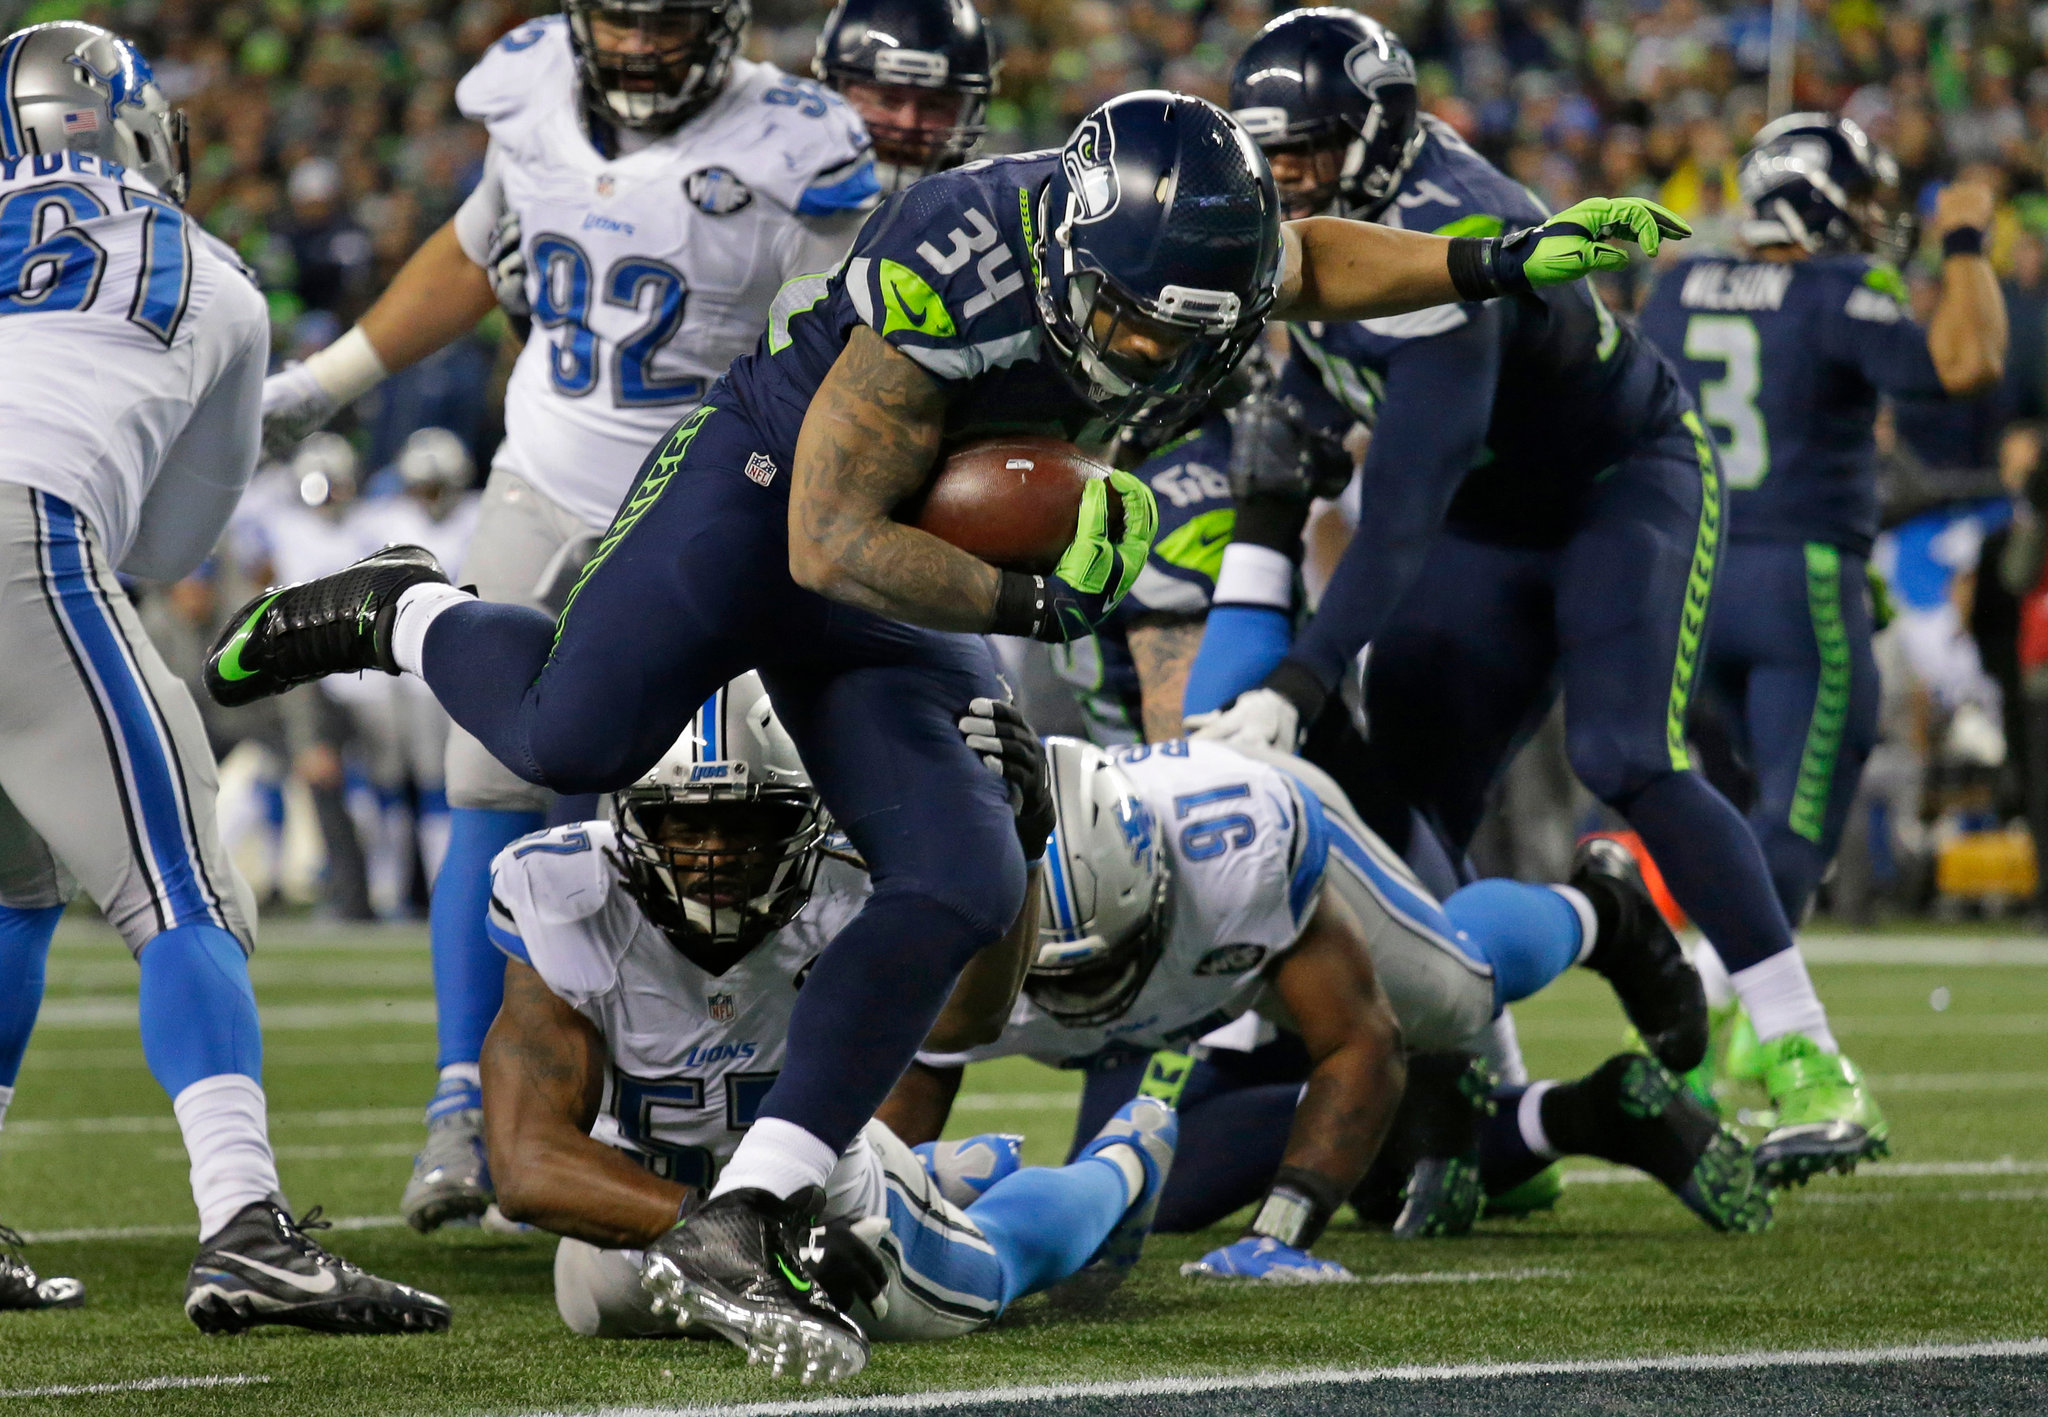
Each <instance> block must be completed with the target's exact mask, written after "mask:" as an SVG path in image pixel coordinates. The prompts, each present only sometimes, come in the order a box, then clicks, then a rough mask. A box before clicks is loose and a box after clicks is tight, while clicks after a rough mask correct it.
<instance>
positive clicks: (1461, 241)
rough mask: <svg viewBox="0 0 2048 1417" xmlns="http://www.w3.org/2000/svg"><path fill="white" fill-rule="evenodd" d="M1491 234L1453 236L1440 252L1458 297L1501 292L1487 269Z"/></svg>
mask: <svg viewBox="0 0 2048 1417" xmlns="http://www.w3.org/2000/svg"><path fill="white" fill-rule="evenodd" d="M1498 240H1499V238H1498V237H1494V236H1453V237H1452V238H1451V249H1450V250H1449V252H1447V253H1446V254H1445V256H1444V264H1445V265H1447V266H1448V267H1450V274H1451V284H1452V285H1453V286H1455V287H1456V288H1457V291H1458V298H1459V299H1460V300H1491V299H1493V297H1494V296H1496V295H1499V294H1500V293H1501V291H1500V286H1499V285H1498V284H1497V283H1495V281H1494V279H1493V277H1492V276H1491V275H1489V274H1488V273H1487V265H1488V261H1487V257H1488V256H1489V255H1490V254H1492V253H1491V252H1490V251H1488V249H1487V244H1488V243H1489V242H1497V241H1498Z"/></svg>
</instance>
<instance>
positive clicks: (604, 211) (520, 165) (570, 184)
mask: <svg viewBox="0 0 2048 1417" xmlns="http://www.w3.org/2000/svg"><path fill="white" fill-rule="evenodd" d="M577 93H578V90H577V82H576V73H575V60H574V56H573V54H572V52H571V48H570V44H569V32H568V26H567V23H566V22H565V21H564V20H563V18H562V17H561V16H549V17H547V18H545V19H539V20H534V21H533V22H531V23H529V24H526V25H523V26H521V27H520V28H519V29H516V30H514V31H513V32H512V33H511V34H509V35H507V36H506V37H505V38H504V39H502V40H500V41H499V42H498V43H497V45H496V46H494V47H493V48H492V49H491V51H490V52H489V53H488V54H486V55H485V56H484V58H483V60H482V62H480V63H479V64H478V65H477V66H476V68H475V69H473V70H471V71H470V73H469V74H468V75H467V76H466V77H465V78H464V79H463V80H462V83H461V84H460V86H459V87H458V88H457V90H456V101H457V103H458V104H459V105H460V107H461V109H462V111H463V113H464V114H466V115H467V116H469V117H471V118H474V119H476V120H478V121H480V122H482V123H484V124H485V125H486V126H487V127H488V128H489V130H490V135H491V146H490V152H489V156H488V159H487V163H486V171H485V176H484V180H483V182H482V183H481V184H480V185H479V187H478V188H477V190H476V192H475V193H474V194H472V195H471V197H470V199H469V200H468V201H467V202H465V203H464V205H463V209H462V211H461V212H460V213H458V214H457V218H456V233H457V235H458V237H459V238H460V239H461V241H462V245H463V249H464V251H465V252H466V253H467V254H468V255H469V256H470V258H471V259H472V260H474V261H476V262H477V263H478V264H479V265H482V264H483V263H484V259H485V256H486V253H487V251H488V249H489V245H490V237H491V232H492V229H493V227H494V225H495V224H496V222H497V220H498V217H499V215H500V214H501V213H502V212H504V211H507V210H510V211H511V212H514V213H516V214H517V216H518V218H519V223H520V233H521V237H520V240H521V246H522V249H523V251H524V253H525V256H526V263H527V271H528V273H527V294H528V298H529V300H530V302H531V305H532V308H533V321H534V337H533V338H532V339H530V340H528V341H527V343H526V347H525V349H524V350H523V351H522V353H521V354H520V357H519V361H518V363H517V364H516V365H515V366H514V368H513V372H512V380H511V383H510V385H509V386H508V387H507V390H506V399H505V421H506V437H505V443H504V446H503V448H502V449H501V450H500V452H499V453H498V463H499V465H501V466H504V467H507V468H509V469H510V470H511V471H513V472H515V473H517V474H518V475H519V476H521V477H522V478H525V479H526V480H527V481H528V482H530V483H532V484H533V485H534V486H536V487H538V488H540V489H541V490H542V491H543V492H545V493H546V494H547V495H548V496H550V497H551V498H553V499H554V500H555V501H556V502H557V503H559V504H560V505H561V506H563V507H564V508H567V509H568V510H570V511H572V512H575V513H576V514H577V515H579V516H581V517H582V518H583V519H584V520H585V521H587V522H588V523H589V524H590V525H591V526H592V527H602V526H604V525H605V524H606V523H607V522H608V521H609V520H610V519H611V515H612V513H613V512H614V511H615V510H617V508H618V504H619V501H620V499H621V498H622V497H623V496H624V494H625V490H626V486H627V484H628V482H629V481H630V479H631V477H632V473H633V470H634V469H635V468H637V467H638V466H639V465H640V461H641V459H642V458H643V457H644V456H645V455H646V452H647V450H648V449H649V448H651V447H653V446H654V445H655V444H656V443H657V442H659V441H660V440H661V437H662V435H663V434H665V433H666V432H667V431H668V430H669V428H670V426H671V425H673V424H674V423H675V421H676V418H677V417H678V415H679V414H681V413H684V412H687V411H688V410H689V409H690V408H691V407H692V406H694V405H696V404H698V403H700V402H701V401H702V400H703V398H704V394H705V391H706V390H707V389H708V388H709V387H710V386H711V383H712V381H714V380H715V379H717V378H718V376H719V375H720V374H722V373H724V372H725V368H726V366H727V365H728V364H730V363H731V362H732V360H733V359H734V357H735V356H738V355H741V354H744V353H745V352H746V351H747V350H748V349H750V348H752V347H753V344H754V341H755V340H756V339H757V338H758V337H759V335H760V333H761V327H762V324H763V322H764V321H765V320H766V318H767V312H768V306H769V302H770V301H771V300H772V299H773V298H774V295H775V292H776V290H777V288H778V287H780V286H781V285H782V284H783V282H785V281H787V280H789V279H791V278H792V277H794V276H797V275H799V274H802V273H804V272H808V271H816V270H822V269H825V268H826V267H829V266H830V265H831V264H833V262H835V261H837V260H838V258H839V253H840V251H841V250H842V249H844V244H845V240H846V238H847V236H848V235H849V234H850V232H849V231H848V230H847V229H846V228H847V226H848V225H849V223H848V222H847V221H845V220H839V221H836V222H835V221H834V219H835V218H846V217H848V216H850V215H853V214H858V213H859V212H861V211H864V210H866V208H867V207H868V206H870V205H871V204H872V202H873V200H874V196H875V191H876V185H875V177H874V163H873V158H872V156H871V154H870V151H869V148H868V140H867V134H866V132H865V131H864V130H863V129H862V127H861V125H860V120H859V119H858V118H857V117H855V116H854V113H853V111H852V110H851V109H850V108H848V107H847V106H846V104H845V102H844V101H843V100H841V99H840V98H839V97H838V95H836V94H833V93H830V92H829V91H827V90H825V89H823V88H820V87H819V86H818V85H817V84H815V83H812V82H811V81H809V80H807V79H794V78H791V77H790V76H789V75H787V74H784V73H783V72H782V71H780V70H779V69H776V68H774V67H772V66H770V65H767V64H756V63H753V62H751V61H749V60H745V59H740V60H735V61H734V63H733V68H732V77H731V79H730V80H729V82H728V83H727V86H726V88H725V89H724V91H723V92H721V93H720V94H719V95H718V97H717V98H715V99H713V100H712V101H711V103H710V104H709V105H708V106H707V107H706V108H705V109H704V111H703V112H701V113H699V114H697V115H696V116H695V117H693V118H692V119H691V120H690V121H689V122H688V123H686V124H684V125H683V126H682V127H681V128H679V129H678V130H676V131H675V132H674V133H671V134H668V135H666V136H664V137H661V138H658V139H656V140H654V141H653V142H651V143H647V144H646V145H645V146H640V147H637V148H635V149H634V150H633V151H623V150H621V151H619V152H617V153H615V154H613V155H610V156H607V155H606V154H605V153H603V152H600V151H599V150H598V149H597V148H596V147H594V146H593V145H592V143H591V139H590V137H589V136H588V130H587V129H586V127H585V125H584V121H583V119H582V117H581V109H580V105H579V101H578V97H577ZM623 146H627V145H622V148H623Z"/></svg>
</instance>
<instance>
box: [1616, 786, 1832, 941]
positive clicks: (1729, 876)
mask: <svg viewBox="0 0 2048 1417" xmlns="http://www.w3.org/2000/svg"><path fill="white" fill-rule="evenodd" d="M1616 805H1617V806H1618V807H1620V809H1621V814H1622V815H1623V816H1624V817H1627V818H1628V824H1629V825H1630V826H1632V827H1634V828H1635V829H1636V831H1637V832H1638V833H1639V834H1640V835H1641V836H1642V838H1643V845H1645V846H1647V847H1649V848H1650V856H1651V857H1652V859H1654V860H1655V861H1656V863H1657V869H1658V870H1659V871H1661V872H1663V874H1664V884H1665V885H1666V886H1668V887H1670V889H1671V898H1672V899H1673V900H1675V901H1677V902H1678V905H1679V908H1680V909H1681V910H1683V911H1684V912H1685V913H1686V914H1687V915H1689V916H1691V917H1692V922H1693V924H1695V925H1697V926H1699V927H1700V931H1701V933H1703V934H1704V935H1705V936H1706V937H1707V938H1708V939H1710V940H1712V941H1713V942H1714V949H1715V950H1716V952H1718V953H1719V954H1720V956H1721V962H1722V963H1723V964H1725V965H1727V966H1728V972H1729V973H1730V974H1733V973H1735V972H1736V971H1737V970H1742V969H1747V968H1749V967H1750V966H1751V965H1753V964H1762V963H1763V962H1764V961H1765V960H1767V959H1770V958H1771V957H1772V956H1774V955H1778V954H1782V953H1784V952H1785V951H1786V950H1789V949H1791V948H1792V927H1791V926H1790V925H1787V924H1786V923H1785V908H1784V907H1783V906H1782V905H1780V904H1779V903H1778V894H1777V891H1776V889H1775V888H1774V887H1773V885H1772V883H1771V871H1770V867H1769V866H1768V865H1767V864H1765V862H1764V853H1763V848H1762V847H1760V846H1758V845H1757V843H1756V836H1755V834H1754V833H1753V832H1751V831H1750V829H1749V823H1747V822H1745V821H1744V820H1742V818H1741V816H1740V815H1738V814H1737V812H1736V810H1735V809H1734V808H1733V807H1731V806H1730V805H1729V804H1728V799H1727V798H1725V797H1723V796H1722V795H1721V794H1720V793H1718V792H1716V791H1715V790H1714V789H1713V788H1712V787H1711V786H1709V785H1708V784H1707V781H1706V779H1705V778H1703V777H1701V776H1700V775H1699V774H1698V773H1696V772H1675V773H1671V774H1669V775H1668V776H1666V777H1661V778H1659V779H1658V780H1657V781H1655V782H1653V783H1651V784H1650V785H1649V786H1648V787H1646V788H1644V789H1643V790H1642V791H1641V792H1639V793H1637V794H1636V795H1635V796H1634V797H1632V798H1630V799H1629V801H1628V802H1626V803H1625V804H1624V803H1617V804H1616Z"/></svg>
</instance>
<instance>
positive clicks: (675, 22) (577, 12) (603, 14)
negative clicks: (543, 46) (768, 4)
mask: <svg viewBox="0 0 2048 1417" xmlns="http://www.w3.org/2000/svg"><path fill="white" fill-rule="evenodd" d="M562 8H563V10H564V11H566V12H567V14H568V16H569V41H570V44H571V45H572V47H573V48H574V49H575V51H576V76H577V78H578V80H579V81H580V82H581V83H582V86H583V106H584V109H585V111H586V112H588V113H589V114H590V115H591V116H592V117H595V118H597V119H600V120H602V121H603V122H606V123H609V124H611V125H613V126H614V127H618V128H631V129H633V130H635V131H636V132H642V133H672V132H674V131H675V130H676V129H677V128H680V127H681V126H682V125H683V124H684V123H685V122H687V121H688V120H689V119H690V118H691V117H692V116H693V115H695V114H696V113H697V112H698V111H699V110H700V109H702V108H703V107H704V105H706V104H707V103H709V102H711V100H712V99H714V98H716V97H718V95H719V93H720V92H721V91H722V90H723V89H724V88H725V80H726V76H727V75H728V74H729V73H731V71H732V59H733V55H734V54H735V53H736V52H738V50H739V47H740V39H741V37H742V36H743V35H745V33H746V30H747V21H748V20H749V19H750V18H752V16H753V5H752V3H751V0H563V4H562ZM629 30H630V31H633V32H634V35H635V41H634V42H633V43H632V44H630V45H628V46H625V47H621V46H620V44H619V36H621V35H622V34H624V33H625V32H626V31H629Z"/></svg>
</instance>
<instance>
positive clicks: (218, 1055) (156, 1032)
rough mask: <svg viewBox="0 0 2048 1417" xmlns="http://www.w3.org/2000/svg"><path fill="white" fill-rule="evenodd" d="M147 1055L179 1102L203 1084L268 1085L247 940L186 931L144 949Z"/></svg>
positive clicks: (195, 928)
mask: <svg viewBox="0 0 2048 1417" xmlns="http://www.w3.org/2000/svg"><path fill="white" fill-rule="evenodd" d="M140 963H141V966H142V999H141V1015H142V1056H143V1059H144V1060H145V1061H146V1062H147V1063H148V1064H149V1071H150V1075H151V1076H152V1077H154V1078H155V1079H156V1080H157V1084H158V1085H159V1086H161V1087H162V1088H163V1090H164V1091H165V1092H167V1093H169V1094H170V1095H171V1096H172V1097H174V1098H175V1097H176V1096H177V1095H178V1094H179V1093H181V1092H183V1091H184V1090H185V1089H186V1088H188V1087H190V1086H191V1085H192V1084H193V1083H195V1082H198V1081H199V1080H200V1079H201V1078H210V1077H219V1076H220V1075H221V1074H222V1073H240V1074H241V1075H242V1076H243V1077H247V1078H253V1079H254V1080H255V1081H257V1082H258V1083H260V1082H262V1081H263V1033H262V1030H261V1027H260V1026H259V1025H258V1023H257V1022H256V990H255V989H254V988H253V987H252V986H251V985H250V983H249V960H248V957H247V956H246V955H244V954H243V953H242V944H241V941H239V940H237V939H236V938H235V937H234V936H233V935H230V934H229V933H228V932H227V931H225V930H223V929H221V928H220V927H219V926H218V925H180V926H178V927H177V928H176V929H174V930H166V931H164V932H163V933H162V934H161V935H158V936H157V937H156V938H155V939H153V940H151V941H150V942H149V943H148V944H146V945H144V946H143V947H142V956H141V961H140Z"/></svg>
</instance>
